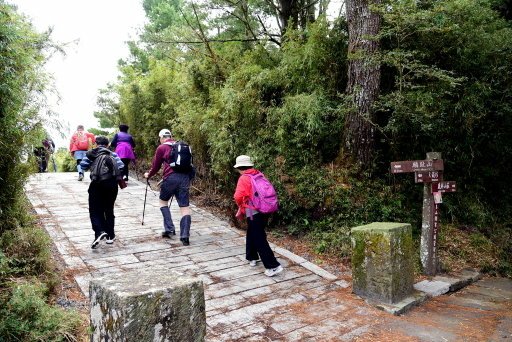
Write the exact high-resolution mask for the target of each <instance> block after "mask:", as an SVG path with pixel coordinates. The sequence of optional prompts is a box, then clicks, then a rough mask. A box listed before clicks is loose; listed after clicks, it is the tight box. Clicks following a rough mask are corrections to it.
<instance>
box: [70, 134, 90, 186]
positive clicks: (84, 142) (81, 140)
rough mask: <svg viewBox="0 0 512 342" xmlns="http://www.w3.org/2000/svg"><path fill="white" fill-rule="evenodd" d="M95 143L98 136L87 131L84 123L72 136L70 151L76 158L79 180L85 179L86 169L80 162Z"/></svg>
mask: <svg viewBox="0 0 512 342" xmlns="http://www.w3.org/2000/svg"><path fill="white" fill-rule="evenodd" d="M95 143H96V137H95V136H94V134H92V133H89V132H87V131H86V130H85V129H84V126H83V125H78V127H77V128H76V132H75V133H73V135H72V136H71V140H70V141H69V152H70V153H71V155H72V156H73V158H75V160H76V169H77V171H78V180H79V181H82V180H83V179H84V171H83V170H82V167H81V166H80V162H81V161H82V159H84V158H85V153H86V152H87V151H88V150H90V149H92V148H93V147H94V145H95Z"/></svg>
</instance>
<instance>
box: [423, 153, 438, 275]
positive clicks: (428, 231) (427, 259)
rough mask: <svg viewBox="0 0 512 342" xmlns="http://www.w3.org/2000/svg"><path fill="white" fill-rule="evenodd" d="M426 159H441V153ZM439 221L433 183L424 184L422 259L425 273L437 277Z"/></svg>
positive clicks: (428, 156) (433, 154)
mask: <svg viewBox="0 0 512 342" xmlns="http://www.w3.org/2000/svg"><path fill="white" fill-rule="evenodd" d="M426 159H427V160H435V159H441V153H440V152H428V153H427V158H426ZM437 219H438V213H437V208H436V204H435V203H434V196H433V195H432V183H424V184H423V215H422V222H421V246H420V259H421V265H422V266H423V271H424V273H425V274H426V275H436V273H437V271H438V269H439V261H438V260H439V259H438V255H437V221H436V222H434V220H437ZM434 223H436V224H434Z"/></svg>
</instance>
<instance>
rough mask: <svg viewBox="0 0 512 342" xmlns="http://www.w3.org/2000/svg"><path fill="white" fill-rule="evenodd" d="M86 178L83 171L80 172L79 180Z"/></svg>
mask: <svg viewBox="0 0 512 342" xmlns="http://www.w3.org/2000/svg"><path fill="white" fill-rule="evenodd" d="M83 179H84V174H83V173H79V174H78V181H80V182H81V181H82V180H83Z"/></svg>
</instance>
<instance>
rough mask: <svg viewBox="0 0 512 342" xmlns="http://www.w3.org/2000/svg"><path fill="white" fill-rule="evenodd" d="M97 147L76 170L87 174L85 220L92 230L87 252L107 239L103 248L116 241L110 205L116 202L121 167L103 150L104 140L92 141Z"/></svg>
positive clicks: (107, 150) (112, 211) (116, 160)
mask: <svg viewBox="0 0 512 342" xmlns="http://www.w3.org/2000/svg"><path fill="white" fill-rule="evenodd" d="M96 144H97V145H98V147H96V148H93V149H92V150H90V151H87V153H86V155H85V158H84V159H82V161H81V162H80V167H81V168H82V169H83V170H84V171H87V170H89V169H90V171H91V184H90V185H89V217H90V218H91V225H92V229H93V230H94V241H93V242H92V244H91V248H93V249H94V248H96V247H98V245H99V243H100V241H101V240H103V239H105V238H107V244H113V243H114V240H115V239H116V234H115V232H114V223H115V216H114V203H115V201H116V198H117V192H118V189H117V184H118V180H119V179H120V178H121V170H122V168H123V166H124V164H123V162H122V161H121V159H120V158H119V157H118V156H117V154H116V153H114V152H112V151H110V150H109V149H107V146H108V138H106V137H103V136H98V137H96Z"/></svg>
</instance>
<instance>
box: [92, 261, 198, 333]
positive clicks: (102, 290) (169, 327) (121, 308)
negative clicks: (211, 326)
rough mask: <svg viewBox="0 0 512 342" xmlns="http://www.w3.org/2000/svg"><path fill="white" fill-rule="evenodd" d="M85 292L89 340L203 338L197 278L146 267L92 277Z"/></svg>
mask: <svg viewBox="0 0 512 342" xmlns="http://www.w3.org/2000/svg"><path fill="white" fill-rule="evenodd" d="M89 296H90V303H91V304H90V305H91V306H90V317H91V330H92V332H91V341H98V342H99V341H109V342H114V341H119V342H121V341H123V342H143V341H155V342H156V341H162V342H163V341H173V342H178V341H183V342H192V341H204V338H205V334H206V314H205V301H204V290H203V283H202V281H200V280H197V279H193V278H190V277H185V276H182V275H179V274H178V273H175V272H173V271H170V270H168V269H153V268H148V269H144V270H137V271H132V272H128V273H122V274H119V273H116V274H110V275H106V276H103V277H100V278H97V279H93V280H92V281H91V283H90V285H89Z"/></svg>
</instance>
